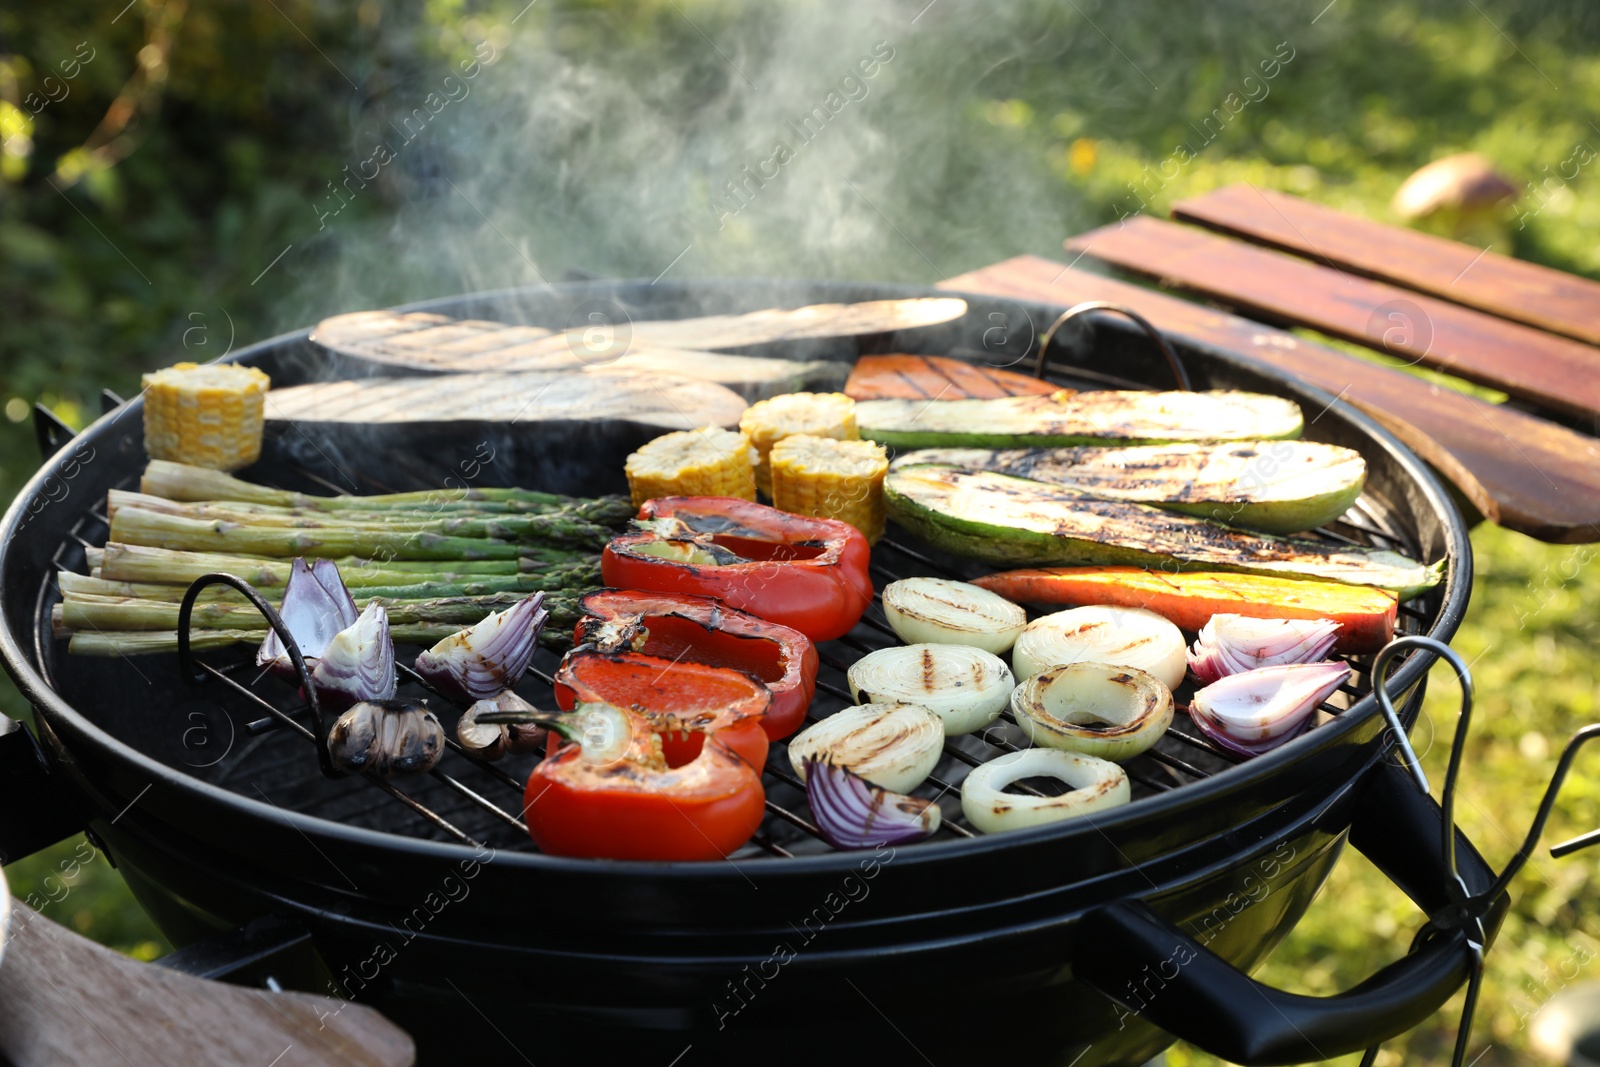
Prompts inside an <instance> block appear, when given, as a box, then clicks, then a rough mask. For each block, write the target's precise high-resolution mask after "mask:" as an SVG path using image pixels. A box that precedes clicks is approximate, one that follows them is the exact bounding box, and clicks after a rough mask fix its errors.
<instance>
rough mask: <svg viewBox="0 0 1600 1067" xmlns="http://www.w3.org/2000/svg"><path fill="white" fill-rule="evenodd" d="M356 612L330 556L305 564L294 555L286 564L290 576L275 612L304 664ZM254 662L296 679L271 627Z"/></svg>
mask: <svg viewBox="0 0 1600 1067" xmlns="http://www.w3.org/2000/svg"><path fill="white" fill-rule="evenodd" d="M358 614H359V612H357V610H356V602H355V600H354V599H353V598H352V597H351V596H350V591H349V590H348V589H346V588H345V587H344V579H343V578H341V577H339V568H338V567H337V566H335V565H334V562H333V560H331V559H319V560H317V562H316V563H315V564H314V565H312V566H310V567H307V566H306V561H305V560H303V559H300V558H298V557H297V558H296V559H295V561H294V562H293V563H291V564H290V565H289V580H288V581H287V582H285V583H284V586H283V603H282V604H281V605H280V606H279V608H278V615H279V616H280V617H281V618H282V619H283V623H284V625H285V626H287V627H288V628H289V633H290V634H291V635H292V636H293V637H294V643H295V644H297V645H299V646H300V655H302V656H304V657H305V660H306V666H308V667H309V666H311V665H312V663H313V661H315V660H316V659H317V658H318V657H320V656H321V655H322V652H323V650H324V649H326V648H327V647H328V642H330V641H332V640H333V638H334V635H335V634H337V633H338V632H339V631H340V630H343V629H345V628H346V627H348V626H350V625H351V624H352V623H354V622H355V621H356V616H357V615H358ZM256 666H257V667H265V668H267V669H268V670H270V671H271V672H272V673H273V674H276V675H278V676H279V677H281V678H284V679H287V680H289V681H298V680H299V678H298V675H296V674H295V669H294V664H293V663H292V662H291V661H290V659H289V652H288V650H287V649H286V648H284V647H283V642H282V641H280V640H278V634H277V632H276V631H274V630H268V631H267V637H266V640H264V641H262V642H261V649H260V651H258V652H257V653H256Z"/></svg>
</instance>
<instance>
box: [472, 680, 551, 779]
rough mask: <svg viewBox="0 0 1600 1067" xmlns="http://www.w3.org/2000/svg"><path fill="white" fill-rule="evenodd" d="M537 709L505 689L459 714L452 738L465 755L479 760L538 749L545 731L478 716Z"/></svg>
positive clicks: (527, 725) (523, 724) (521, 724)
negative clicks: (459, 745)
mask: <svg viewBox="0 0 1600 1067" xmlns="http://www.w3.org/2000/svg"><path fill="white" fill-rule="evenodd" d="M538 710H539V709H538V708H536V707H534V706H533V705H532V704H530V703H528V702H527V701H526V700H523V699H522V698H521V697H519V696H517V694H515V693H513V692H512V691H511V690H509V689H507V690H504V691H502V692H500V693H497V694H495V695H494V696H493V697H491V698H489V699H488V700H479V701H477V702H476V703H474V704H473V705H472V707H470V708H468V709H467V710H466V711H464V712H462V714H461V721H460V722H458V723H456V740H457V741H459V742H460V743H461V748H462V749H463V750H464V751H465V752H466V753H467V755H469V756H476V757H478V758H479V759H481V760H490V761H493V760H497V759H500V758H501V757H502V756H510V755H516V754H518V753H523V752H539V751H542V750H543V748H544V745H545V738H546V736H547V733H548V731H546V730H545V728H544V727H542V726H537V725H535V724H533V723H503V722H501V723H490V722H479V721H478V716H479V715H483V714H485V713H487V712H491V711H525V712H530V713H536V712H537V711H538Z"/></svg>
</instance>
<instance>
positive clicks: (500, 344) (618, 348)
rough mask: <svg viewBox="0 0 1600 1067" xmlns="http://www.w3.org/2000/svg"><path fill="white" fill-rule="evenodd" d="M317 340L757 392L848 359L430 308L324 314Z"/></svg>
mask: <svg viewBox="0 0 1600 1067" xmlns="http://www.w3.org/2000/svg"><path fill="white" fill-rule="evenodd" d="M311 340H312V341H313V342H314V343H316V344H319V345H322V346H323V347H324V348H327V349H329V350H330V351H333V352H337V353H339V354H340V355H342V356H347V357H349V358H352V359H359V360H364V361H366V362H369V363H376V364H380V365H382V366H387V367H399V368H402V369H405V370H413V371H430V372H434V373H479V372H495V373H513V372H519V371H583V370H588V369H591V368H596V367H608V368H611V369H614V370H633V371H642V372H646V373H660V374H675V375H679V376H682V377H688V378H698V379H700V380H702V381H710V382H718V383H720V384H722V385H726V386H728V387H729V388H731V389H735V390H737V391H738V392H739V393H740V394H741V395H742V396H744V397H746V398H747V399H751V400H759V399H763V398H765V397H768V396H774V395H776V394H778V393H786V392H794V391H797V390H813V389H814V390H822V391H828V390H833V389H837V388H839V386H840V385H841V384H842V383H843V382H844V380H845V377H846V376H847V375H848V374H849V373H850V365H849V364H847V363H842V362H839V361H836V360H807V361H801V360H789V359H771V358H764V357H760V356H738V355H728V354H726V353H722V352H707V351H700V350H695V349H684V348H671V347H667V346H664V345H657V344H653V343H651V342H649V341H641V340H639V339H638V338H635V337H633V336H631V334H630V332H629V331H628V330H626V329H623V330H620V331H604V332H596V333H592V334H582V335H574V334H570V333H563V334H557V333H552V332H551V331H549V330H546V329H543V328H541V327H537V326H512V325H509V324H507V323H503V322H492V321H489V320H485V319H453V318H450V317H449V316H447V315H436V314H433V313H431V312H426V311H411V312H398V311H358V312H355V313H354V314H350V315H336V316H334V317H333V318H330V319H323V320H322V321H321V322H319V323H318V324H317V326H316V328H315V329H314V330H312V331H311Z"/></svg>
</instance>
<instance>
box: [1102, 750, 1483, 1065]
mask: <svg viewBox="0 0 1600 1067" xmlns="http://www.w3.org/2000/svg"><path fill="white" fill-rule="evenodd" d="M1443 827H1444V813H1443V811H1442V810H1441V809H1440V807H1439V805H1438V804H1437V803H1435V802H1434V800H1433V799H1432V798H1431V797H1429V796H1427V795H1426V794H1424V793H1422V792H1421V791H1420V790H1418V789H1417V787H1416V786H1415V784H1413V783H1412V781H1411V780H1410V776H1409V774H1408V773H1407V771H1406V770H1405V769H1403V768H1402V767H1401V766H1399V765H1398V764H1394V763H1388V762H1385V763H1382V764H1379V765H1378V766H1377V767H1376V768H1374V769H1373V770H1372V772H1370V774H1369V776H1368V777H1367V779H1366V780H1365V781H1364V782H1363V784H1362V786H1361V788H1360V795H1359V799H1358V800H1357V802H1356V809H1355V815H1354V820H1353V823H1352V826H1351V830H1350V840H1351V842H1352V843H1353V844H1354V845H1355V846H1356V847H1357V848H1358V849H1360V850H1361V851H1362V852H1363V853H1364V854H1365V855H1366V856H1367V858H1368V859H1370V860H1372V861H1373V863H1374V864H1376V865H1377V867H1378V868H1379V869H1380V870H1381V871H1383V872H1384V874H1386V875H1387V876H1388V877H1389V878H1390V880H1391V881H1393V882H1394V884H1395V885H1396V886H1398V887H1399V888H1400V889H1401V890H1403V891H1404V892H1405V894H1406V895H1407V896H1409V897H1410V898H1411V899H1412V900H1414V901H1415V902H1416V903H1417V904H1418V905H1420V906H1421V907H1422V909H1423V910H1424V911H1426V912H1427V913H1428V914H1429V915H1430V916H1431V917H1432V921H1431V922H1430V924H1429V927H1428V928H1427V936H1426V937H1420V938H1419V941H1418V943H1417V944H1414V945H1413V951H1412V952H1411V953H1410V954H1409V955H1407V956H1405V957H1404V958H1403V959H1400V960H1397V961H1396V962H1394V963H1392V964H1390V965H1389V966H1387V967H1385V968H1383V970H1381V971H1379V972H1378V973H1377V974H1375V975H1373V976H1372V977H1371V978H1369V979H1367V980H1366V981H1364V982H1362V983H1361V984H1359V985H1357V986H1355V987H1354V988H1353V989H1350V990H1347V991H1345V992H1343V993H1339V994H1336V995H1334V996H1331V997H1309V996H1302V995H1300V994H1297V993H1286V992H1284V991H1283V990H1279V989H1274V988H1272V987H1271V986H1267V985H1263V984H1262V983H1260V982H1257V981H1256V980H1254V979H1253V978H1251V977H1250V976H1249V975H1247V974H1244V973H1243V972H1241V971H1239V970H1238V969H1236V968H1235V967H1234V966H1233V965H1232V964H1230V963H1228V962H1227V961H1226V960H1224V959H1222V958H1221V957H1220V956H1217V955H1216V954H1215V953H1213V952H1211V951H1210V950H1208V949H1207V948H1205V946H1203V945H1202V944H1201V943H1200V942H1199V941H1197V940H1195V939H1194V938H1193V937H1191V936H1190V935H1189V934H1188V933H1186V932H1184V931H1183V930H1181V929H1179V927H1178V926H1177V925H1175V924H1174V923H1172V922H1170V921H1168V920H1167V919H1164V918H1162V917H1161V916H1159V915H1157V914H1156V913H1155V912H1154V911H1153V910H1151V908H1150V907H1149V906H1148V905H1146V904H1144V903H1142V902H1140V901H1137V900H1129V901H1119V902H1117V903H1114V904H1110V905H1107V906H1105V907H1102V908H1098V909H1096V910H1095V911H1093V912H1090V913H1089V914H1088V915H1087V916H1085V917H1084V920H1083V924H1082V927H1081V931H1080V934H1079V939H1078V946H1077V949H1076V951H1075V952H1074V954H1073V957H1074V958H1073V972H1074V974H1075V975H1076V977H1078V978H1079V979H1081V980H1083V981H1085V982H1087V983H1088V984H1089V985H1091V986H1093V987H1094V988H1096V989H1098V990H1099V991H1100V992H1101V993H1103V994H1105V995H1106V996H1107V997H1109V998H1110V999H1111V1000H1113V1001H1116V1002H1118V1003H1119V1004H1122V1005H1123V1006H1124V1007H1126V1008H1128V1009H1129V1010H1130V1011H1134V1010H1137V1013H1138V1015H1139V1017H1140V1018H1142V1019H1143V1020H1144V1021H1146V1022H1149V1023H1153V1024H1154V1025H1156V1026H1159V1027H1160V1028H1161V1029H1163V1030H1165V1031H1167V1032H1168V1033H1170V1034H1173V1035H1174V1036H1176V1037H1178V1038H1181V1039H1182V1040H1184V1041H1188V1042H1190V1043H1192V1044H1195V1045H1198V1046H1199V1047H1201V1048H1203V1049H1205V1050H1206V1051H1207V1052H1210V1053H1212V1054H1213V1055H1216V1056H1220V1057H1222V1058H1224V1059H1226V1060H1228V1061H1230V1062H1232V1063H1239V1064H1244V1065H1246V1067H1265V1065H1271V1064H1296V1063H1309V1062H1317V1061H1321V1060H1326V1059H1329V1058H1331V1057H1334V1056H1341V1055H1345V1054H1348V1053H1352V1052H1360V1051H1362V1050H1363V1049H1366V1048H1368V1047H1369V1046H1372V1045H1374V1044H1377V1043H1378V1042H1381V1041H1385V1040H1387V1039H1389V1038H1391V1037H1394V1036H1396V1035H1397V1034H1401V1033H1404V1032H1405V1031H1407V1030H1409V1029H1411V1028H1412V1027H1414V1026H1416V1025H1418V1024H1419V1023H1421V1022H1422V1021H1423V1020H1425V1019H1426V1018H1428V1016H1429V1015H1431V1014H1433V1012H1435V1011H1437V1010H1438V1008H1439V1007H1440V1005H1442V1004H1443V1003H1444V1002H1445V1001H1446V1000H1448V999H1449V998H1450V996H1451V995H1452V994H1454V993H1455V992H1456V990H1458V989H1460V988H1461V986H1462V984H1463V983H1465V982H1466V981H1467V980H1468V979H1469V977H1471V975H1472V973H1473V971H1474V969H1475V968H1476V967H1477V966H1478V965H1479V961H1480V960H1481V958H1482V957H1481V952H1482V949H1483V947H1484V945H1485V944H1486V941H1487V939H1489V938H1492V937H1493V935H1494V933H1495V932H1496V931H1497V930H1498V929H1499V926H1500V921H1501V919H1502V918H1504V916H1505V913H1506V909H1507V908H1508V907H1509V904H1510V901H1509V898H1508V897H1506V896H1505V895H1503V894H1502V895H1498V896H1495V897H1493V898H1491V900H1490V903H1489V906H1488V908H1487V911H1486V912H1485V913H1484V914H1483V915H1481V917H1480V916H1468V915H1465V914H1457V913H1456V912H1457V909H1458V908H1459V905H1458V904H1457V903H1456V902H1457V900H1458V896H1457V894H1456V892H1455V891H1454V889H1453V888H1452V885H1453V883H1452V880H1451V878H1450V875H1449V873H1448V865H1447V859H1446V855H1445V851H1444V835H1443ZM1455 846H1456V847H1455V854H1456V862H1457V864H1458V865H1459V872H1460V877H1461V880H1462V882H1464V883H1465V885H1466V888H1467V890H1468V892H1469V893H1472V894H1479V893H1483V892H1485V891H1486V890H1488V889H1490V888H1491V887H1492V886H1494V884H1495V881H1496V878H1495V872H1494V871H1493V870H1491V869H1490V867H1489V865H1488V864H1487V863H1485V862H1484V860H1483V857H1482V856H1480V855H1479V854H1478V852H1477V850H1476V849H1475V848H1473V847H1472V844H1471V842H1469V841H1468V840H1467V839H1466V837H1465V836H1463V835H1462V834H1460V833H1459V832H1458V833H1457V834H1456V835H1455ZM1480 920H1481V924H1482V925H1481V928H1480V926H1479V921H1480ZM1174 967H1176V968H1177V973H1176V975H1175V976H1169V973H1168V972H1169V971H1171V970H1172V968H1174ZM1152 975H1154V976H1157V977H1158V978H1159V979H1160V980H1161V981H1162V982H1164V983H1165V984H1164V985H1162V986H1161V988H1160V989H1159V990H1157V991H1156V992H1154V994H1153V995H1150V996H1148V997H1147V998H1146V999H1144V1000H1143V1001H1142V1002H1139V1003H1137V1004H1135V1003H1130V1002H1129V1001H1128V999H1127V993H1128V991H1129V990H1140V989H1145V988H1148V983H1149V980H1150V978H1151V976H1152Z"/></svg>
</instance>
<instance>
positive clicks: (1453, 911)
mask: <svg viewBox="0 0 1600 1067" xmlns="http://www.w3.org/2000/svg"><path fill="white" fill-rule="evenodd" d="M1411 648H1418V649H1425V650H1427V651H1429V652H1431V653H1433V654H1434V655H1436V656H1438V657H1439V658H1440V659H1442V660H1444V661H1445V662H1447V663H1449V664H1450V666H1451V667H1452V668H1454V670H1455V672H1456V678H1457V680H1458V681H1459V682H1460V683H1461V714H1460V715H1459V717H1458V718H1457V719H1456V730H1455V738H1454V740H1453V742H1452V743H1451V747H1450V763H1449V766H1448V768H1447V769H1446V771H1445V778H1444V793H1443V795H1442V799H1441V800H1440V803H1439V807H1440V808H1441V809H1442V810H1443V812H1444V821H1443V827H1442V829H1443V833H1444V848H1443V852H1444V857H1445V863H1446V865H1447V867H1448V870H1449V875H1450V878H1449V883H1448V884H1449V886H1450V890H1451V892H1452V894H1453V895H1454V896H1455V900H1454V901H1453V902H1452V903H1451V904H1450V905H1448V906H1447V907H1446V908H1444V909H1443V910H1442V911H1441V912H1440V913H1438V914H1435V915H1434V916H1432V917H1430V918H1429V920H1428V922H1427V923H1426V924H1425V925H1424V926H1423V928H1422V929H1421V930H1420V931H1418V933H1417V937H1416V939H1415V941H1413V943H1412V948H1413V949H1415V948H1417V947H1418V946H1420V945H1421V944H1422V943H1424V942H1425V941H1427V940H1428V939H1429V938H1432V937H1436V936H1439V935H1440V934H1442V933H1446V932H1448V931H1452V930H1463V931H1465V932H1466V934H1467V943H1468V945H1469V946H1470V947H1471V948H1472V950H1473V965H1472V970H1471V971H1470V973H1469V975H1468V979H1467V996H1466V1000H1465V1001H1464V1003H1463V1004H1462V1006H1461V1023H1460V1025H1459V1027H1458V1028H1457V1030H1456V1046H1455V1054H1454V1055H1453V1056H1452V1058H1451V1061H1450V1062H1451V1065H1452V1067H1462V1063H1463V1062H1464V1061H1465V1058H1466V1054H1467V1042H1468V1040H1469V1039H1470V1038H1471V1036H1472V1018H1473V1015H1474V1013H1475V1012H1476V1010H1477V1005H1478V992H1479V988H1480V987H1481V986H1482V984H1483V952H1484V948H1485V943H1486V942H1487V941H1488V937H1487V936H1486V935H1485V932H1484V927H1483V917H1484V915H1485V914H1487V912H1488V911H1489V909H1490V908H1492V907H1493V906H1494V903H1495V902H1496V901H1497V900H1499V899H1500V898H1501V897H1503V896H1505V894H1506V891H1507V889H1509V888H1510V886H1511V882H1512V880H1513V879H1515V878H1516V876H1517V875H1518V874H1519V873H1521V871H1522V868H1523V867H1524V866H1525V865H1526V864H1527V862H1528V859H1529V858H1530V857H1531V856H1532V855H1533V850H1534V849H1535V848H1536V847H1538V844H1539V838H1540V837H1541V836H1543V834H1544V828H1545V825H1546V824H1547V823H1548V822H1549V821H1550V813H1551V811H1552V810H1553V809H1554V808H1555V803H1556V797H1557V796H1558V795H1559V794H1560V792H1561V786H1562V784H1563V783H1564V782H1565V781H1566V778H1567V772H1568V771H1570V770H1571V769H1572V763H1573V761H1574V760H1575V759H1576V758H1577V756H1578V750H1579V749H1581V748H1583V746H1584V745H1586V744H1588V743H1589V742H1590V741H1592V740H1593V739H1595V738H1596V737H1600V723H1597V724H1594V725H1590V726H1585V727H1584V728H1583V729H1581V730H1579V731H1578V732H1577V733H1575V734H1573V735H1572V737H1571V738H1570V739H1568V741H1567V744H1566V747H1565V748H1563V749H1562V750H1561V758H1560V760H1558V761H1557V762H1556V769H1555V771H1554V773H1552V774H1551V776H1550V784H1549V785H1548V786H1547V787H1546V788H1545V792H1544V797H1543V799H1542V800H1541V801H1540V802H1539V809H1538V811H1537V812H1536V813H1535V815H1534V817H1533V823H1532V825H1530V826H1529V827H1528V833H1527V836H1526V837H1525V838H1523V841H1522V845H1521V847H1519V848H1518V849H1517V852H1516V854H1515V855H1514V856H1512V857H1511V859H1510V861H1508V862H1507V863H1506V865H1505V868H1504V869H1503V870H1501V872H1500V873H1499V874H1498V875H1497V876H1496V877H1495V880H1494V882H1493V883H1492V884H1491V885H1490V886H1489V888H1488V889H1486V890H1484V891H1483V892H1482V893H1478V894H1472V893H1469V892H1468V891H1467V887H1466V883H1465V882H1463V881H1462V879H1461V874H1460V871H1459V870H1458V869H1457V867H1456V847H1455V845H1456V818H1455V800H1456V786H1457V784H1458V783H1459V780H1460V777H1461V761H1462V758H1463V756H1464V754H1465V752H1466V742H1467V733H1468V731H1469V730H1470V728H1471V725H1472V699H1473V687H1472V672H1471V670H1470V669H1469V668H1468V666H1467V663H1466V662H1465V661H1464V660H1463V659H1462V658H1461V655H1460V654H1459V653H1458V652H1456V650H1455V649H1453V648H1451V647H1450V646H1449V645H1447V644H1445V643H1444V642H1442V641H1438V640H1435V639H1434V638H1431V637H1422V636H1411V637H1402V638H1398V639H1397V640H1394V641H1391V642H1389V643H1388V644H1387V645H1385V646H1384V647H1383V650H1382V651H1380V652H1379V653H1378V657H1377V659H1376V661H1374V663H1373V665H1372V691H1373V695H1375V696H1376V697H1377V698H1378V706H1379V707H1380V708H1382V709H1383V714H1384V718H1386V719H1387V720H1388V722H1389V727H1390V729H1391V731H1392V734H1393V739H1394V744H1395V747H1396V748H1397V749H1398V750H1399V752H1400V757H1401V762H1403V763H1404V764H1405V767H1406V769H1407V770H1408V771H1409V772H1410V774H1411V779H1412V781H1413V782H1414V783H1415V784H1416V786H1417V788H1419V789H1420V790H1422V792H1423V794H1424V795H1426V794H1427V793H1428V792H1429V789H1428V776H1427V775H1426V774H1424V773H1423V771H1422V762H1421V760H1419V759H1418V758H1417V753H1416V750H1415V749H1413V748H1412V747H1411V741H1410V739H1409V738H1408V737H1407V736H1406V731H1405V727H1404V725H1403V724H1402V723H1401V721H1400V716H1399V715H1398V714H1397V713H1396V712H1395V709H1394V704H1393V703H1392V702H1391V701H1390V698H1389V691H1388V688H1387V687H1386V685H1385V680H1386V677H1387V674H1388V669H1389V665H1390V664H1391V663H1392V662H1393V661H1394V659H1395V657H1396V656H1398V655H1399V654H1400V653H1401V652H1404V651H1406V650H1407V649H1411ZM1597 843H1600V830H1597V831H1592V832H1590V833H1588V834H1584V835H1582V836H1580V837H1575V838H1573V839H1572V840H1570V841H1564V842H1562V843H1561V844H1559V845H1556V846H1555V847H1554V848H1552V849H1551V850H1550V853H1551V855H1552V856H1555V857H1557V858H1559V857H1561V856H1566V855H1570V854H1571V853H1573V852H1576V851H1578V850H1579V849H1582V848H1587V847H1588V846H1590V845H1592V844H1597ZM1381 1047H1382V1045H1381V1044H1378V1045H1373V1046H1372V1047H1371V1048H1369V1049H1367V1053H1366V1055H1365V1056H1363V1057H1362V1060H1361V1067H1372V1064H1373V1063H1374V1062H1375V1061H1376V1060H1377V1056H1378V1050H1379V1049H1380V1048H1381Z"/></svg>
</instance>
